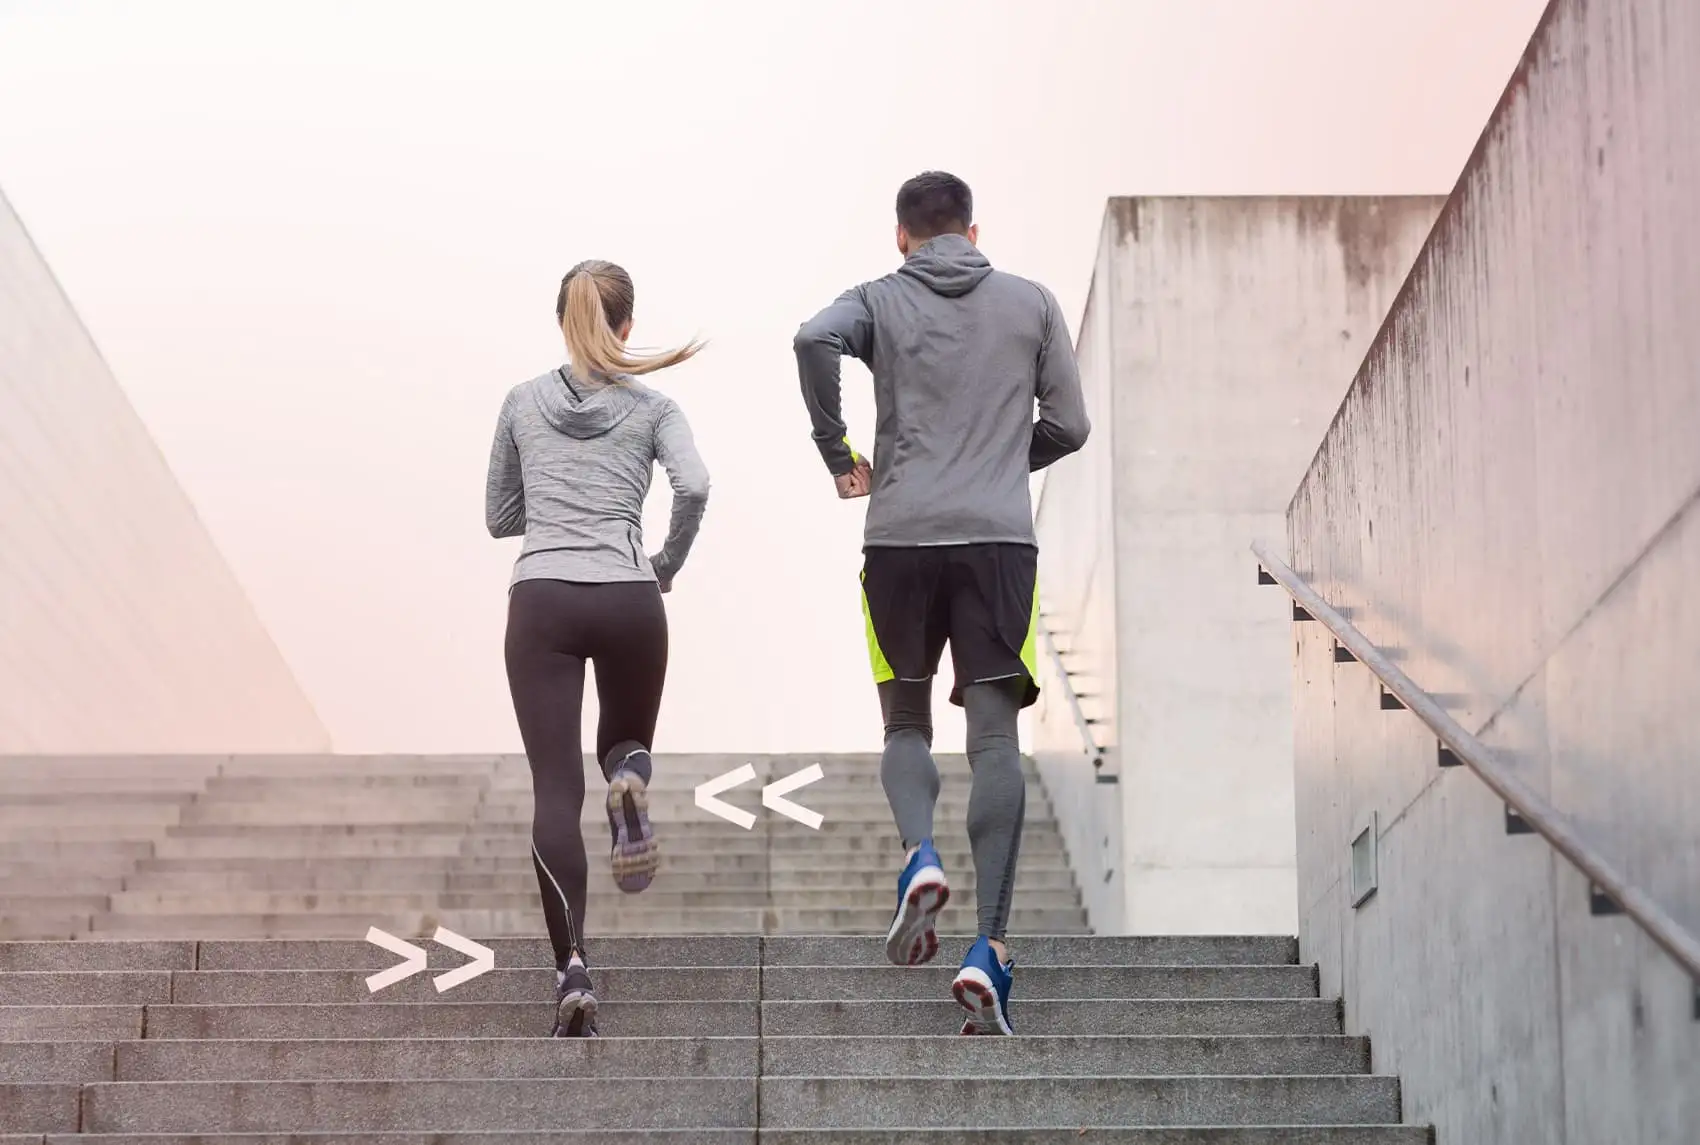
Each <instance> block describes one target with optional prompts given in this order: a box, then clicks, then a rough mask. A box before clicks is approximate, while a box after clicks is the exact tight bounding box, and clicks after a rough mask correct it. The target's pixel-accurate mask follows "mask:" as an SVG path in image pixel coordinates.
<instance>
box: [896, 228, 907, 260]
mask: <svg viewBox="0 0 1700 1145" xmlns="http://www.w3.org/2000/svg"><path fill="white" fill-rule="evenodd" d="M897 253H898V254H900V255H902V256H903V257H904V258H908V257H909V232H908V231H907V230H905V229H904V228H903V224H902V223H898V224H897Z"/></svg>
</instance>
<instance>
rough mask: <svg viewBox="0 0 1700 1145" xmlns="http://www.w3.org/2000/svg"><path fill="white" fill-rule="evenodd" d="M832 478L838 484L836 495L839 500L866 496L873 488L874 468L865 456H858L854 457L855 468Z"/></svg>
mask: <svg viewBox="0 0 1700 1145" xmlns="http://www.w3.org/2000/svg"><path fill="white" fill-rule="evenodd" d="M832 480H833V483H834V484H836V485H837V486H838V496H839V498H840V499H841V500H845V501H849V500H853V499H854V498H857V497H866V496H867V495H868V494H869V493H871V492H872V491H873V488H874V469H873V466H871V465H869V464H868V461H867V459H866V458H863V457H859V458H857V459H856V466H855V468H853V469H852V470H850V472H848V473H846V474H844V475H843V476H840V477H834V478H833V479H832Z"/></svg>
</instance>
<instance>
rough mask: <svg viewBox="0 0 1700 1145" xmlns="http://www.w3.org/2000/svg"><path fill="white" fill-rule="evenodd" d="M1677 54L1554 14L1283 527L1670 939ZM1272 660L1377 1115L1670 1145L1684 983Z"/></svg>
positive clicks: (1466, 1133) (1681, 586) (1687, 533)
mask: <svg viewBox="0 0 1700 1145" xmlns="http://www.w3.org/2000/svg"><path fill="white" fill-rule="evenodd" d="M1697 58H1700V8H1696V6H1695V5H1693V4H1691V3H1687V2H1686V0H1625V2H1624V3H1622V4H1599V3H1584V2H1581V0H1555V3H1554V4H1553V5H1552V6H1551V7H1550V8H1549V10H1548V12H1547V15H1546V17H1545V19H1544V21H1543V23H1542V25H1541V27H1540V29H1539V30H1538V32H1537V33H1536V35H1535V37H1534V39H1533V41H1532V42H1531V45H1530V49H1529V51H1528V53H1527V55H1526V57H1525V59H1524V61H1523V63H1522V65H1521V66H1520V68H1519V70H1518V72H1517V74H1516V76H1515V77H1514V79H1513V81H1512V83H1511V84H1510V86H1509V88H1508V90H1507V92H1506V95H1505V97H1504V100H1503V101H1502V103H1501V105H1500V106H1499V108H1498V109H1497V111H1496V112H1495V114H1494V116H1493V118H1492V120H1491V122H1490V123H1489V124H1488V126H1487V129H1486V132H1485V133H1484V135H1483V137H1482V140H1481V143H1480V145H1479V146H1478V148H1477V151H1476V153H1475V154H1474V156H1473V157H1472V159H1471V161H1470V163H1469V165H1468V167H1467V168H1466V170H1465V172H1464V175H1463V177H1462V178H1461V180H1460V182H1459V184H1458V186H1457V188H1456V190H1455V191H1454V193H1453V195H1452V197H1451V199H1450V200H1449V202H1448V205H1447V208H1446V210H1445V212H1444V213H1443V215H1442V217H1441V219H1440V221H1439V223H1438V225H1437V226H1436V228H1435V232H1434V235H1433V237H1432V239H1431V240H1430V242H1429V244H1428V246H1427V247H1426V248H1425V250H1424V251H1423V253H1422V255H1421V257H1420V258H1419V259H1418V261H1417V264H1416V266H1415V268H1414V269H1413V271H1412V273H1411V277H1410V280H1409V282H1408V283H1407V285H1406V287H1405V290H1404V292H1403V294H1402V295H1401V297H1400V299H1399V301H1398V303H1397V304H1396V305H1395V307H1394V309H1393V311H1392V313H1391V315H1390V316H1389V318H1388V321H1387V323H1386V326H1385V327H1384V329H1383V330H1382V331H1381V333H1380V335H1379V336H1378V337H1377V339H1376V342H1375V345H1374V347H1373V349H1372V350H1371V352H1370V354H1369V356H1368V358H1367V359H1366V361H1365V362H1364V365H1363V369H1362V370H1361V371H1360V373H1359V375H1358V377H1357V379H1356V380H1355V382H1354V383H1353V386H1352V389H1351V392H1350V393H1349V395H1348V396H1347V398H1346V400H1345V402H1344V404H1343V405H1342V406H1341V408H1340V410H1339V413H1338V416H1337V418H1336V420H1335V422H1334V424H1333V426H1332V427H1331V429H1330V430H1329V432H1328V435H1327V438H1326V440H1325V441H1324V443H1323V445H1322V448H1321V450H1320V451H1319V452H1318V453H1317V455H1316V458H1315V460H1314V462H1313V464H1312V466H1311V468H1310V471H1309V473H1308V474H1307V475H1306V476H1305V479H1304V482H1303V484H1302V485H1301V486H1300V488H1299V491H1298V494H1297V495H1296V496H1295V498H1294V499H1293V502H1292V507H1291V512H1290V517H1289V524H1290V540H1291V545H1292V553H1293V564H1294V568H1295V569H1296V570H1297V571H1298V572H1299V573H1300V574H1301V575H1303V576H1306V577H1307V578H1309V579H1310V580H1311V581H1312V583H1313V584H1314V585H1315V586H1316V587H1317V588H1318V590H1319V591H1320V592H1321V594H1322V595H1323V597H1324V598H1325V599H1327V600H1328V601H1329V602H1330V603H1332V604H1333V605H1334V606H1335V607H1336V608H1343V609H1344V610H1346V612H1347V613H1348V615H1349V617H1350V618H1351V619H1352V621H1353V622H1354V623H1355V624H1357V625H1358V626H1359V627H1360V628H1361V629H1362V630H1363V631H1364V632H1365V633H1366V635H1368V637H1369V638H1370V639H1371V640H1372V641H1373V642H1374V643H1375V644H1376V645H1377V646H1378V647H1381V648H1383V649H1385V650H1388V651H1389V652H1390V653H1392V654H1393V655H1395V656H1396V657H1397V659H1398V662H1399V664H1400V666H1401V667H1402V668H1403V669H1404V670H1405V671H1406V672H1407V673H1408V674H1409V675H1410V676H1411V677H1412V678H1413V679H1414V680H1416V682H1417V683H1418V684H1419V685H1420V686H1422V687H1423V688H1425V689H1426V690H1428V691H1429V692H1431V693H1432V694H1435V695H1436V696H1437V697H1439V698H1440V699H1441V701H1442V703H1443V705H1444V706H1445V707H1447V709H1448V710H1449V711H1450V712H1451V714H1452V715H1453V716H1454V717H1455V718H1456V719H1458V720H1459V722H1461V723H1462V724H1464V726H1465V727H1466V728H1468V729H1470V730H1472V731H1476V732H1478V734H1480V735H1481V736H1482V738H1483V739H1484V740H1485V741H1486V742H1488V743H1489V745H1490V746H1492V747H1494V748H1495V749H1497V751H1498V752H1499V754H1500V757H1501V758H1502V759H1503V760H1504V761H1505V762H1506V763H1507V764H1508V765H1510V766H1511V767H1512V768H1513V769H1514V770H1515V771H1516V773H1517V774H1519V775H1520V776H1521V777H1522V778H1523V779H1524V780H1526V781H1527V782H1528V783H1530V784H1531V785H1532V786H1533V787H1535V788H1536V789H1537V790H1538V791H1540V792H1542V793H1543V794H1545V795H1547V796H1548V797H1549V798H1550V799H1551V800H1552V801H1553V803H1554V804H1556V806H1557V807H1558V808H1559V810H1560V811H1561V812H1563V813H1564V814H1566V815H1568V816H1570V817H1571V819H1572V821H1573V822H1574V823H1575V825H1576V826H1577V827H1578V828H1579V829H1580V830H1581V831H1582V833H1583V834H1584V835H1585V836H1586V838H1587V839H1588V841H1589V842H1590V843H1591V845H1592V846H1594V847H1595V848H1596V849H1598V851H1599V852H1600V853H1601V854H1602V855H1604V856H1605V857H1606V858H1608V859H1609V860H1610V861H1611V862H1612V863H1613V864H1615V865H1616V866H1617V867H1618V868H1619V869H1620V870H1622V871H1624V872H1625V873H1626V874H1627V875H1628V876H1629V877H1630V879H1631V880H1632V881H1633V882H1634V883H1636V884H1637V885H1638V886H1640V887H1641V888H1642V889H1644V890H1645V891H1646V892H1648V893H1649V894H1651V895H1652V896H1653V897H1654V898H1655V899H1656V900H1657V901H1658V902H1659V903H1660V904H1661V905H1662V906H1663V907H1664V908H1665V909H1666V910H1667V911H1669V912H1670V913H1671V914H1673V915H1674V916H1675V917H1676V918H1677V919H1678V920H1680V921H1681V922H1683V923H1684V924H1685V925H1686V926H1687V927H1688V928H1689V929H1690V930H1691V931H1694V930H1700V797H1697V794H1696V793H1697V791H1700V787H1697V785H1696V783H1695V778H1694V777H1695V770H1694V766H1695V764H1694V761H1695V759H1696V758H1697V757H1700V725H1696V723H1695V721H1694V719H1693V698H1694V695H1695V691H1696V687H1697V685H1700V659H1697V658H1696V655H1695V648H1696V647H1700V601H1697V598H1696V594H1695V586H1696V584H1700V447H1697V445H1696V443H1697V442H1700V370H1697V369H1696V367H1695V362H1696V361H1697V360H1700V325H1697V324H1696V322H1695V319H1694V314H1695V306H1696V302H1697V300H1700V216H1697V215H1696V214H1695V211H1694V204H1695V203H1696V202H1697V201H1700V134H1697V133H1696V132H1695V130H1694V127H1693V123H1694V120H1693V114H1694V109H1695V108H1696V107H1700V73H1697V72H1696V70H1695V69H1694V66H1693V62H1694V60H1696V59H1697ZM1269 591H1270V592H1271V594H1272V595H1274V596H1277V597H1279V595H1280V594H1279V593H1278V592H1277V591H1276V590H1269ZM1283 603H1284V602H1283ZM1295 639H1296V642H1297V645H1296V648H1297V651H1296V668H1295V680H1296V692H1297V729H1296V731H1297V791H1298V814H1299V867H1300V876H1301V877H1300V885H1301V896H1300V906H1301V914H1300V928H1301V935H1302V948H1303V957H1304V959H1305V960H1307V961H1309V960H1316V961H1318V962H1319V963H1320V964H1321V967H1322V972H1323V984H1322V989H1323V992H1324V993H1325V994H1331V993H1333V992H1334V991H1336V990H1340V991H1342V992H1343V993H1344V995H1345V998H1346V1013H1347V1024H1348V1028H1349V1029H1350V1030H1351V1031H1353V1032H1361V1033H1366V1034H1369V1035H1371V1036H1373V1037H1374V1038H1375V1041H1376V1048H1377V1054H1376V1061H1377V1065H1378V1067H1381V1068H1386V1069H1389V1070H1391V1071H1395V1072H1398V1073H1400V1074H1401V1075H1403V1078H1404V1083H1405V1095H1406V1101H1407V1115H1408V1116H1409V1117H1411V1118H1412V1119H1413V1120H1419V1121H1421V1120H1432V1121H1433V1122H1434V1123H1435V1125H1436V1127H1437V1131H1438V1141H1439V1142H1440V1143H1441V1145H1447V1143H1450V1142H1459V1143H1463V1142H1474V1141H1543V1142H1546V1141H1550V1142H1568V1143H1571V1145H1584V1143H1586V1145H1592V1143H1594V1142H1604V1141H1611V1142H1613V1143H1614V1145H1616V1143H1622V1145H1654V1143H1655V1142H1657V1143H1661V1145H1662V1143H1666V1142H1674V1141H1681V1140H1693V1139H1694V1136H1695V1133H1696V1131H1697V1130H1696V1127H1697V1126H1700V1087H1697V1086H1696V1085H1695V1084H1694V1081H1695V1073H1694V1069H1695V1064H1694V1063H1695V1062H1696V1061H1700V1022H1697V1021H1695V1020H1694V1017H1693V1009H1694V998H1693V993H1692V991H1693V986H1692V984H1691V983H1689V982H1687V981H1686V980H1685V978H1684V976H1683V975H1681V974H1680V973H1678V972H1677V970H1676V968H1675V967H1674V966H1673V965H1672V963H1671V962H1670V961H1669V960H1668V959H1667V958H1665V957H1664V956H1663V955H1662V954H1660V953H1659V952H1657V951H1656V950H1655V949H1653V948H1652V946H1651V944H1650V942H1648V941H1647V940H1646V939H1645V938H1644V937H1643V936H1642V935H1641V934H1640V932H1639V930H1638V929H1637V928H1636V927H1635V926H1634V924H1632V923H1631V922H1629V921H1628V920H1627V919H1624V918H1596V917H1593V916H1591V915H1590V914H1589V911H1588V905H1587V887H1586V886H1585V884H1584V881H1583V879H1582V878H1581V876H1580V875H1578V874H1577V873H1576V872H1575V871H1574V870H1573V869H1572V868H1571V867H1570V866H1569V865H1568V864H1567V863H1566V862H1565V861H1563V860H1562V859H1558V858H1556V857H1555V856H1554V854H1553V852H1552V851H1551V849H1550V848H1549V847H1548V846H1547V845H1546V844H1545V843H1543V842H1542V841H1540V840H1539V839H1538V838H1537V837H1533V836H1507V834H1506V832H1505V829H1504V826H1503V818H1502V816H1503V808H1502V807H1501V805H1500V804H1499V803H1498V802H1497V801H1496V800H1495V799H1494V797H1493V796H1492V795H1491V794H1490V793H1489V792H1488V791H1487V789H1486V788H1485V787H1484V785H1483V784H1482V783H1481V781H1480V780H1479V779H1477V778H1476V777H1475V776H1474V775H1473V774H1471V773H1469V772H1468V771H1467V769H1464V768H1457V769H1447V770H1444V771H1442V770H1440V769H1439V768H1437V767H1436V766H1435V744H1434V740H1433V737H1432V736H1431V735H1429V734H1427V733H1426V732H1425V730H1424V729H1423V728H1422V727H1421V725H1420V724H1418V723H1417V721H1415V720H1414V719H1413V718H1412V717H1411V716H1410V715H1408V714H1406V713H1400V712H1394V713H1388V712H1382V711H1380V710H1379V708H1378V706H1377V694H1376V688H1375V684H1374V681H1373V680H1372V679H1371V678H1370V677H1369V675H1368V673H1367V672H1366V671H1365V670H1364V669H1363V668H1361V667H1359V666H1356V665H1340V666H1336V665H1334V664H1333V663H1332V661H1331V657H1330V648H1329V642H1328V638H1327V636H1326V634H1325V633H1322V632H1321V631H1319V626H1316V625H1308V624H1300V625H1298V626H1297V627H1296V637H1295ZM1371 813H1375V814H1376V815H1378V816H1379V821H1380V889H1379V892H1378V893H1377V895H1376V897H1374V898H1373V899H1371V900H1369V901H1368V902H1367V903H1365V904H1364V905H1363V907H1362V908H1361V909H1359V910H1356V911H1354V910H1353V909H1352V908H1351V906H1350V902H1349V897H1350V896H1349V894H1348V886H1349V881H1350V880H1349V864H1348V850H1347V848H1348V842H1349V839H1350V837H1351V836H1352V834H1354V833H1355V832H1356V830H1357V829H1358V828H1359V827H1361V826H1362V825H1363V824H1365V823H1366V822H1367V821H1368V819H1369V816H1370V815H1371Z"/></svg>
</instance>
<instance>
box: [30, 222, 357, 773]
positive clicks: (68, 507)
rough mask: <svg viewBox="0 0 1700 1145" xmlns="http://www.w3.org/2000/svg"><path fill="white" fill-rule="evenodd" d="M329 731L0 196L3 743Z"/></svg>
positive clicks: (140, 748) (310, 747)
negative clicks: (321, 721)
mask: <svg viewBox="0 0 1700 1145" xmlns="http://www.w3.org/2000/svg"><path fill="white" fill-rule="evenodd" d="M328 747H329V736H328V735H327V734H326V732H325V729H324V727H323V726H322V725H321V724H320V722H319V720H318V717H317V716H316V715H315V714H314V712H313V709H312V707H311V705H310V704H309V703H308V702H307V699H306V697H305V696H304V695H303V694H302V691H301V689H300V688H299V687H298V686H297V685H296V682H295V679H294V677H293V676H292V675H291V673H290V670H289V668H288V667H287V666H286V665H285V664H284V662H283V659H282V657H281V656H280V655H279V653H278V651H277V649H276V647H275V646H274V645H273V643H272V641H271V638H270V637H269V636H268V635H267V634H266V632H265V630H264V628H262V627H261V625H260V621H259V619H258V617H257V616H256V615H255V613H254V610H253V608H252V607H250V605H249V603H248V601H247V600H246V598H245V597H244V595H243V593H242V589H241V587H240V586H239V585H238V584H237V583H236V580H235V579H234V577H233V576H232V575H231V573H230V570H229V569H228V568H227V567H226V565H225V563H224V561H223V559H222V558H221V557H220V555H219V553H218V551H217V550H216V549H215V548H214V546H213V543H212V540H211V538H210V537H209V536H208V535H207V532H206V530H205V529H204V528H202V526H201V523H200V521H199V520H198V519H197V518H196V515H195V511H194V509H193V507H192V506H191V505H190V503H189V500H188V498H187V497H186V496H185V495H184V493H183V490H182V489H181V488H180V487H179V486H178V484H177V482H176V480H175V479H174V478H173V477H172V474H171V471H170V470H169V469H168V468H167V466H166V464H165V461H164V459H163V458H162V457H161V456H160V453H159V451H158V450H157V449H156V448H155V446H154V443H153V441H152V439H151V438H150V437H149V436H148V433H147V431H146V429H145V428H144V427H143V425H142V423H141V421H140V420H139V419H138V418H137V417H136V414H135V412H134V410H132V409H131V407H130V405H129V403H128V402H127V401H126V400H125V398H124V395H123V392H122V391H121V390H120V389H119V387H118V384H117V382H116V381H115V380H114V378H113V377H112V374H111V372H110V371H109V370H108V369H107V367H106V364H105V362H104V361H102V359H101V357H100V354H99V352H98V351H97V350H96V348H95V346H94V344H93V342H92V341H91V340H90V338H89V335H88V332H87V331H86V330H85V329H84V328H83V326H82V323H81V322H80V321H79V320H78V318H77V315H76V313H75V312H74V311H73V310H72V308H71V306H70V304H69V302H68V301H67V300H66V298H65V296H64V294H63V293H62V292H61V291H60V289H59V286H58V283H57V282H56V281H55V280H54V278H53V275H52V272H51V271H50V270H49V269H48V268H47V266H46V264H45V263H44V262H43V261H42V259H41V256H40V254H39V253H38V252H37V250H36V249H35V247H34V245H33V244H32V243H31V242H30V239H29V236H28V234H27V233H26V232H25V230H24V228H23V225H22V224H21V223H20V222H19V220H18V218H17V216H16V215H15V214H14V213H13V212H12V208H11V205H10V204H9V203H8V202H7V201H6V200H5V198H4V197H3V196H0V753H62V752H90V753H100V752H124V753H144V752H145V753H156V752H202V751H214V752H223V751H324V750H326V749H327V748H328Z"/></svg>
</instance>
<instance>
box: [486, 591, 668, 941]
mask: <svg viewBox="0 0 1700 1145" xmlns="http://www.w3.org/2000/svg"><path fill="white" fill-rule="evenodd" d="M506 658H507V664H508V689H509V690H510V691H511V692H512V693H513V699H514V715H515V716H516V717H517V718H518V720H519V734H520V739H521V740H522V741H523V742H524V744H525V755H526V758H527V759H528V760H530V762H531V785H532V790H533V792H534V795H535V801H536V804H535V810H534V812H533V816H532V824H531V858H532V862H533V864H534V865H535V866H536V868H537V882H538V887H539V889H540V890H541V891H542V894H543V917H544V919H545V920H546V921H547V922H548V924H549V939H550V941H551V943H553V945H554V947H555V960H556V963H557V964H558V965H561V966H565V965H566V962H567V957H568V955H569V954H570V953H571V952H572V951H573V950H580V951H582V950H583V949H584V930H583V927H584V914H585V875H586V864H585V854H584V835H583V833H582V832H581V831H580V830H579V818H580V816H581V815H582V813H583V810H584V771H585V768H584V748H583V745H582V744H581V742H580V731H579V729H580V725H581V721H582V719H583V710H584V664H585V661H586V660H588V661H590V662H591V665H592V666H593V668H594V669H595V672H596V701H597V705H598V707H599V708H600V718H599V720H598V722H597V728H596V758H597V760H598V761H599V762H600V763H601V765H602V773H603V775H604V776H605V777H606V776H607V774H608V772H609V768H610V764H611V763H617V762H619V761H620V760H622V759H624V758H625V757H626V756H627V755H628V754H629V753H630V752H631V751H633V750H634V749H637V748H642V749H643V750H645V751H648V750H649V747H650V745H651V743H652V742H653V741H654V738H655V718H656V715H657V713H658V712H659V711H660V710H661V690H662V686H663V684H664V683H665V682H666V678H667V613H666V610H665V609H664V608H663V607H662V604H661V591H660V589H659V588H658V587H657V586H656V585H655V582H653V581H625V582H617V583H613V584H585V583H580V582H576V581H562V580H524V581H520V582H519V583H518V584H516V585H514V587H513V591H512V592H511V593H510V594H509V597H508V633H507V641H506Z"/></svg>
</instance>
